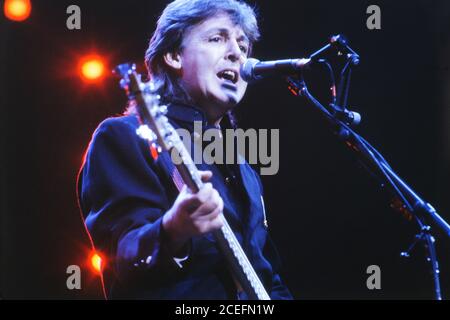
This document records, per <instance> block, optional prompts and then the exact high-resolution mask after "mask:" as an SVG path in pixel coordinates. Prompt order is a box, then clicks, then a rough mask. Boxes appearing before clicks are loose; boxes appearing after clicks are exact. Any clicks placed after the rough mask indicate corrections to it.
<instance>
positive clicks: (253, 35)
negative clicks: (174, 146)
mask: <svg viewBox="0 0 450 320" xmlns="http://www.w3.org/2000/svg"><path fill="white" fill-rule="evenodd" d="M219 13H226V14H228V15H229V16H230V19H231V20H232V22H233V23H235V24H236V25H238V26H240V27H241V28H242V30H243V31H244V33H245V35H246V36H247V38H248V39H249V41H250V50H251V45H252V44H253V43H254V42H256V41H257V40H258V39H259V37H260V33H259V29H258V23H257V20H256V14H255V11H254V9H253V8H251V7H250V6H249V5H248V4H246V3H244V2H242V1H239V0H175V1H173V2H171V3H170V4H169V5H168V6H167V7H166V8H165V9H164V11H163V13H162V15H161V17H160V18H159V20H158V23H157V27H156V30H155V32H154V34H153V37H152V38H151V40H150V44H149V47H148V49H147V52H146V53H145V64H146V66H147V70H148V72H149V76H150V77H151V79H152V80H153V81H154V82H155V84H156V86H157V87H158V88H159V93H160V95H161V98H162V102H163V103H167V102H170V101H181V102H185V103H192V99H191V98H190V97H189V94H188V93H187V92H186V91H185V90H184V89H183V87H182V86H181V85H180V83H179V79H178V78H177V77H176V75H175V74H174V73H173V71H172V70H171V69H170V67H169V66H168V65H167V64H166V63H165V61H164V55H165V54H166V53H177V52H180V51H181V50H182V47H181V46H182V41H183V36H184V35H185V33H186V32H187V31H188V30H190V29H191V28H192V27H194V26H195V25H197V24H199V23H201V22H203V21H204V20H206V19H208V18H211V17H213V16H215V15H217V14H219ZM250 53H251V51H249V55H250Z"/></svg>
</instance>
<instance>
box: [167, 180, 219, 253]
mask: <svg viewBox="0 0 450 320" xmlns="http://www.w3.org/2000/svg"><path fill="white" fill-rule="evenodd" d="M200 174H201V177H202V181H204V182H206V181H208V180H209V179H210V178H211V177H212V172H211V171H200ZM222 210H223V200H222V198H221V197H220V195H219V193H218V192H217V190H216V189H214V188H213V186H212V184H211V183H205V184H204V185H203V187H202V189H201V190H200V191H199V192H198V193H196V194H192V193H191V192H190V191H189V190H188V188H187V187H186V185H185V186H184V187H183V189H182V190H181V192H180V194H179V195H178V197H177V199H176V200H175V203H174V204H173V206H172V208H170V210H169V211H167V212H166V214H165V215H164V217H163V221H162V224H163V228H164V230H165V232H166V234H167V235H168V237H169V240H170V244H169V247H170V249H171V251H172V253H173V254H175V255H176V254H177V253H178V251H179V250H180V249H181V248H182V247H183V246H184V245H185V244H186V242H187V241H188V240H189V239H190V238H191V237H193V236H197V235H202V234H207V233H209V232H211V231H214V230H217V229H220V228H221V227H222V225H223V221H222V218H221V215H220V213H221V212H222Z"/></svg>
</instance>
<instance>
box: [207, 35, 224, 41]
mask: <svg viewBox="0 0 450 320" xmlns="http://www.w3.org/2000/svg"><path fill="white" fill-rule="evenodd" d="M221 40H222V37H221V36H214V37H212V38H210V39H209V42H220V41H221Z"/></svg>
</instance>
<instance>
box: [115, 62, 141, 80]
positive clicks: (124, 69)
mask: <svg viewBox="0 0 450 320" xmlns="http://www.w3.org/2000/svg"><path fill="white" fill-rule="evenodd" d="M133 71H136V64H134V63H129V62H127V63H122V64H119V65H118V66H116V67H115V68H114V70H113V74H115V75H118V76H120V77H122V78H126V77H127V75H129V74H130V73H132V72H133Z"/></svg>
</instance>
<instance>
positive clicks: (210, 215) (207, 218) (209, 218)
mask: <svg viewBox="0 0 450 320" xmlns="http://www.w3.org/2000/svg"><path fill="white" fill-rule="evenodd" d="M221 213H222V209H221V208H220V207H217V208H215V209H214V210H213V211H212V212H211V213H208V214H205V215H202V216H199V217H197V219H198V220H199V221H209V222H211V221H213V220H214V219H216V218H217V217H218V216H219V215H220V214H221Z"/></svg>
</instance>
